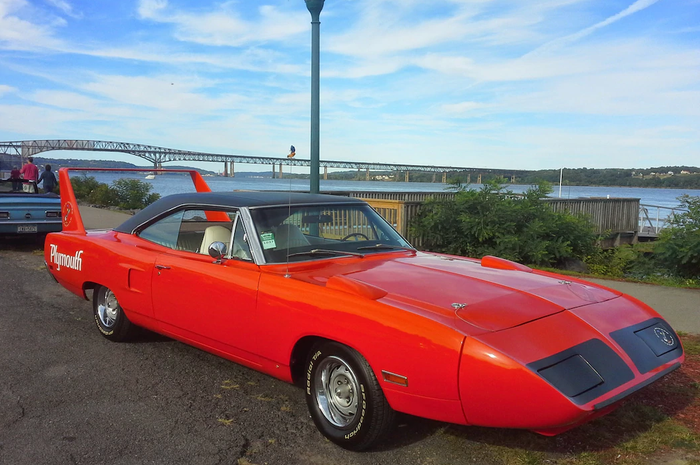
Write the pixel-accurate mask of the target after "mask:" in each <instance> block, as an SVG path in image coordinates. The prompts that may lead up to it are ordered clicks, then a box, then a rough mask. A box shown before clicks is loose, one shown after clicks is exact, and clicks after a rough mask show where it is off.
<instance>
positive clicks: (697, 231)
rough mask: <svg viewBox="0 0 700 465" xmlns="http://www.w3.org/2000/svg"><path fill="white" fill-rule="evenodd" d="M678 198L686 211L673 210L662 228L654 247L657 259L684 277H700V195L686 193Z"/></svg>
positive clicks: (665, 266)
mask: <svg viewBox="0 0 700 465" xmlns="http://www.w3.org/2000/svg"><path fill="white" fill-rule="evenodd" d="M678 200H679V202H680V203H681V205H682V206H683V207H685V208H687V211H685V212H683V213H676V214H674V215H673V216H672V217H671V218H670V220H669V221H668V224H669V227H668V228H666V229H664V230H663V231H661V234H660V235H659V240H658V242H657V244H656V247H655V252H656V254H655V255H656V261H657V262H658V263H659V264H660V265H661V266H662V267H664V268H666V269H667V270H669V271H671V272H672V273H673V274H676V275H678V276H681V277H684V278H698V277H700V197H691V196H689V195H683V196H681V197H678Z"/></svg>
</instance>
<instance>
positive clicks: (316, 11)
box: [304, 0, 325, 194]
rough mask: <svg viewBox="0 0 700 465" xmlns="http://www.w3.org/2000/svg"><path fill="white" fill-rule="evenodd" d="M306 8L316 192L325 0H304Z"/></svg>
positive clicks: (316, 188) (314, 191) (316, 190)
mask: <svg viewBox="0 0 700 465" xmlns="http://www.w3.org/2000/svg"><path fill="white" fill-rule="evenodd" d="M304 1H305V2H306V8H308V10H309V13H311V173H310V175H311V185H310V192H311V193H312V194H318V193H319V189H320V182H319V179H318V172H319V169H320V168H321V162H320V155H319V152H320V136H319V132H320V117H319V116H320V95H319V94H320V78H319V74H320V61H321V53H320V42H321V21H320V20H319V18H320V16H321V10H322V9H323V3H324V1H325V0H304Z"/></svg>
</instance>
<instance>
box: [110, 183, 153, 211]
mask: <svg viewBox="0 0 700 465" xmlns="http://www.w3.org/2000/svg"><path fill="white" fill-rule="evenodd" d="M152 188H153V186H151V185H150V184H148V183H145V182H143V181H140V180H138V179H126V178H122V179H117V180H116V181H113V182H112V186H111V189H112V190H113V191H114V202H115V203H116V205H117V206H118V207H119V208H123V209H125V210H138V209H141V208H144V207H145V206H147V205H149V204H151V203H153V202H155V201H156V200H158V199H159V198H160V195H159V194H151V193H150V191H151V189H152Z"/></svg>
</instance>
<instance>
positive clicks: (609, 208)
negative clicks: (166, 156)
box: [334, 192, 640, 247]
mask: <svg viewBox="0 0 700 465" xmlns="http://www.w3.org/2000/svg"><path fill="white" fill-rule="evenodd" d="M334 194H340V195H346V196H349V197H357V198H361V199H363V200H365V201H366V202H367V203H369V204H370V205H371V206H372V207H373V208H374V209H375V210H376V211H377V212H378V213H379V214H380V215H382V216H383V217H384V218H385V219H386V220H387V221H388V222H389V223H390V224H391V225H392V226H393V227H394V228H395V229H396V230H397V231H399V232H400V233H401V235H403V236H404V237H405V238H406V239H408V241H409V242H410V243H411V244H413V245H414V246H417V247H419V246H420V245H421V240H420V238H419V237H416V236H415V235H414V234H412V233H411V231H410V229H409V226H410V224H411V221H412V220H413V218H414V217H415V216H416V214H417V213H418V211H419V210H420V207H421V204H422V203H423V202H424V201H426V200H427V199H429V198H437V199H451V198H454V195H455V194H454V193H453V192H343V193H337V192H334ZM545 201H546V202H547V203H549V204H550V205H551V206H552V208H553V209H554V211H569V212H571V213H573V214H581V215H586V216H588V217H589V218H590V219H591V221H592V222H593V224H595V225H596V232H597V233H598V234H608V233H609V234H610V238H611V239H610V245H619V244H620V243H622V242H634V241H636V240H637V234H638V233H639V231H640V228H639V211H640V203H639V202H640V199H633V198H612V199H609V198H595V197H593V198H580V199H557V198H552V199H546V200H545Z"/></svg>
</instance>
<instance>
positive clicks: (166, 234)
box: [139, 211, 184, 249]
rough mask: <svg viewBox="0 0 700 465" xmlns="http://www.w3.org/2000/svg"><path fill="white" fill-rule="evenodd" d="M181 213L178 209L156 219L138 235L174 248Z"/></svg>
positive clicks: (180, 221) (178, 231)
mask: <svg viewBox="0 0 700 465" xmlns="http://www.w3.org/2000/svg"><path fill="white" fill-rule="evenodd" d="M183 213H184V212H182V211H180V212H177V213H174V214H172V215H170V216H166V217H165V218H162V219H160V220H158V221H156V222H155V223H153V224H152V225H150V226H149V227H147V228H146V229H144V230H143V231H141V232H140V233H139V237H141V238H143V239H146V240H147V241H151V242H154V243H156V244H159V245H162V246H165V247H170V248H171V249H174V248H176V245H177V240H178V235H179V233H180V223H182V216H183Z"/></svg>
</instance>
